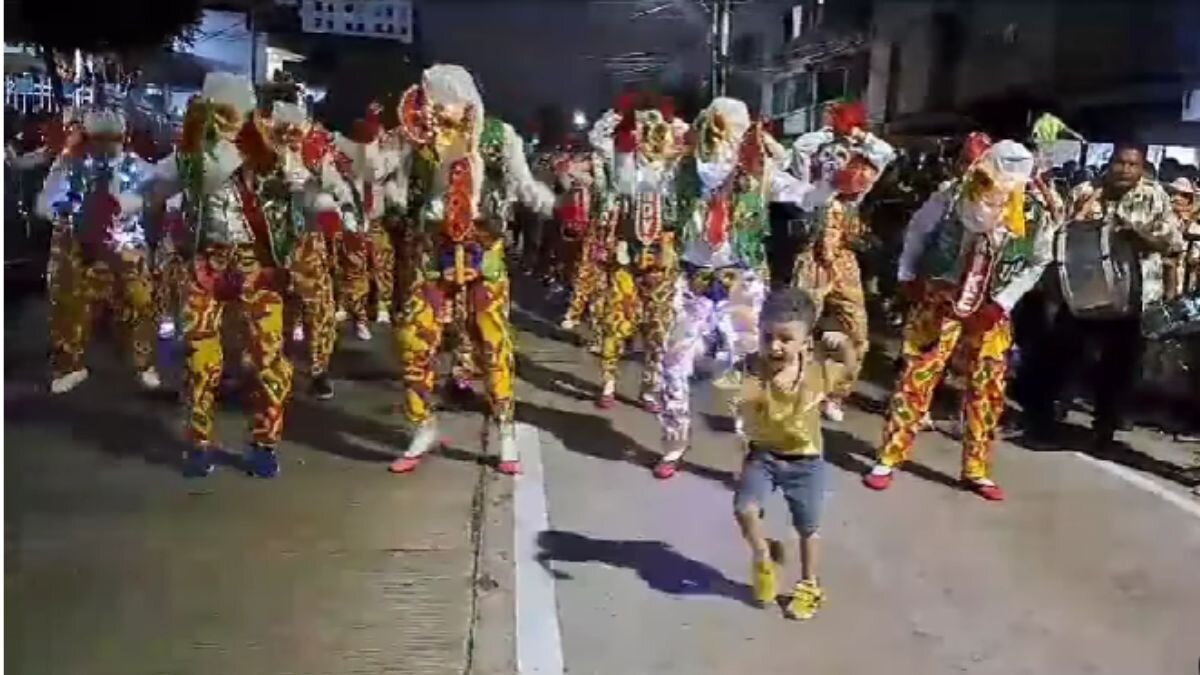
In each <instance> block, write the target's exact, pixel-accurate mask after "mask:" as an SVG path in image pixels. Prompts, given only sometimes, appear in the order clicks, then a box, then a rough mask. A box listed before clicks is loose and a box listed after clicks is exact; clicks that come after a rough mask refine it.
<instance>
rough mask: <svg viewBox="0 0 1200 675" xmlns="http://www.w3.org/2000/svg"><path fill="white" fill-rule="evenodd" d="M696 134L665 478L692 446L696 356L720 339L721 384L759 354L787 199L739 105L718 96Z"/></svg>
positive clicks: (765, 145)
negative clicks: (777, 213) (777, 205)
mask: <svg viewBox="0 0 1200 675" xmlns="http://www.w3.org/2000/svg"><path fill="white" fill-rule="evenodd" d="M692 131H693V138H694V141H693V143H694V144H693V147H692V148H691V153H690V154H689V156H688V157H687V158H686V159H684V160H683V162H682V163H681V165H680V168H679V174H678V197H677V200H678V206H677V208H678V211H677V214H678V224H677V226H676V232H677V234H678V236H679V238H680V243H681V245H682V249H683V253H682V269H683V273H682V274H681V275H680V277H679V279H678V281H677V282H676V285H675V289H674V290H675V293H674V301H673V303H672V315H673V317H674V322H673V324H672V326H671V330H670V333H669V336H668V338H667V341H666V349H665V355H664V357H663V366H662V369H663V375H662V377H663V391H662V413H661V414H660V415H659V420H660V421H661V423H662V429H663V457H662V460H661V461H660V462H659V464H658V466H657V467H655V469H654V475H655V476H657V477H658V478H661V479H666V478H670V477H672V476H674V475H675V471H676V467H677V464H678V462H679V459H680V458H681V457H682V456H683V453H684V451H686V449H687V444H688V438H689V430H690V427H691V405H690V397H691V382H690V381H691V377H692V373H693V372H694V370H695V363H696V359H697V358H699V357H701V356H703V355H704V354H705V353H706V352H708V350H709V347H710V344H711V343H714V342H715V343H717V354H718V361H719V365H718V367H719V369H720V370H721V371H722V373H723V375H722V376H721V377H718V378H717V379H718V380H722V379H723V378H724V377H725V376H729V375H734V374H735V369H736V368H737V367H739V366H741V365H742V364H743V363H744V361H745V358H746V357H747V356H748V355H749V354H752V353H755V352H757V351H758V346H759V335H758V316H759V311H760V310H761V308H762V303H763V298H764V297H765V296H766V292H767V281H766V277H767V274H766V249H765V246H764V238H765V237H766V236H767V235H768V234H769V227H768V223H767V204H768V203H769V202H770V201H775V200H776V199H777V198H781V197H780V196H779V195H775V194H774V191H773V189H772V188H773V174H774V173H775V165H776V163H777V161H780V160H781V159H782V158H784V157H785V156H786V151H785V150H784V149H783V147H782V146H780V145H779V144H778V143H777V142H775V140H774V139H772V138H771V137H770V134H768V133H767V132H766V130H765V129H763V126H762V124H761V123H759V122H752V121H751V119H750V113H749V111H748V110H747V108H746V104H745V103H743V102H742V101H739V100H737V99H732V98H717V99H715V100H713V102H712V103H711V104H710V105H709V106H708V108H707V109H705V110H704V111H703V112H702V113H701V114H700V116H699V117H697V118H696V121H695V122H694V123H693V124H692ZM792 182H793V183H794V182H795V181H794V179H793V180H792Z"/></svg>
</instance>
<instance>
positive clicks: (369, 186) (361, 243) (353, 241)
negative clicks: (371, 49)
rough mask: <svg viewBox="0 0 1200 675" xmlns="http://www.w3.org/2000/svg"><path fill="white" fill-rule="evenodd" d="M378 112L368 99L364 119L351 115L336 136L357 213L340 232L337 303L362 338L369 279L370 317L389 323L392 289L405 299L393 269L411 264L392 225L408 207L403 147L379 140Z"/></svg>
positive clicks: (402, 283)
mask: <svg viewBox="0 0 1200 675" xmlns="http://www.w3.org/2000/svg"><path fill="white" fill-rule="evenodd" d="M379 112H380V109H379V106H378V105H377V104H372V105H371V106H370V107H369V108H368V109H367V114H366V116H365V117H364V118H362V119H359V120H355V122H354V125H353V126H352V127H351V129H350V134H349V135H345V136H344V135H341V134H339V135H338V136H337V138H336V141H335V143H336V145H337V149H338V152H339V155H340V159H341V162H340V163H339V167H340V168H341V170H342V175H343V176H344V177H345V178H346V180H347V182H348V183H349V184H350V188H351V197H352V199H353V203H354V206H355V210H356V212H357V213H358V218H357V220H356V222H353V223H349V222H348V223H346V224H345V229H344V232H343V233H342V237H341V240H342V241H341V246H340V255H341V264H340V265H339V271H340V273H341V275H342V282H341V284H340V285H339V287H340V290H341V293H342V303H341V306H342V307H343V308H344V309H345V310H346V314H347V316H348V317H349V319H350V320H351V321H353V322H354V332H355V334H356V335H357V336H358V339H360V340H370V339H371V329H370V326H369V325H368V324H369V322H370V321H371V317H370V316H369V315H368V310H367V300H368V297H369V296H370V292H371V283H372V281H374V283H375V287H376V292H375V295H376V299H377V303H376V311H375V317H374V318H375V320H377V321H379V322H380V323H388V322H390V321H391V314H392V305H393V303H395V300H396V298H395V293H396V290H397V289H399V291H400V292H401V294H402V297H401V300H403V294H404V293H405V292H407V291H408V285H409V284H407V283H406V282H405V281H403V280H401V281H400V282H399V283H397V279H396V273H397V271H399V272H401V273H402V274H403V273H404V272H405V271H406V270H407V269H408V268H409V267H411V265H412V262H411V261H410V260H408V256H406V255H405V254H404V251H405V248H406V245H405V240H404V238H403V237H400V236H397V235H398V233H397V231H396V225H395V224H396V223H398V222H399V221H400V212H401V211H402V210H403V209H404V208H405V207H406V206H407V199H406V192H407V185H405V184H404V182H403V181H400V180H397V177H396V176H397V173H396V172H397V169H398V167H399V163H400V161H401V159H402V158H401V156H400V155H401V153H402V152H404V151H405V148H406V146H401V145H394V144H390V143H389V144H387V147H385V145H384V144H383V143H381V139H380V131H381V125H380V123H379ZM397 249H400V252H401V257H402V259H403V263H402V264H400V265H397V262H396V255H397ZM398 268H399V269H398Z"/></svg>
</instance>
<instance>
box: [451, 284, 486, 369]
mask: <svg viewBox="0 0 1200 675" xmlns="http://www.w3.org/2000/svg"><path fill="white" fill-rule="evenodd" d="M451 312H453V319H452V320H451V322H450V324H449V329H450V331H452V332H453V334H454V335H453V345H454V358H453V363H452V365H451V367H450V376H451V377H452V378H453V379H454V382H455V383H457V384H458V385H459V386H466V385H467V384H468V383H469V382H470V381H471V380H473V379H474V378H475V377H477V376H480V375H482V374H483V373H481V372H479V368H478V367H477V366H476V364H475V343H474V341H473V340H471V331H470V329H469V326H470V320H471V308H470V307H469V303H468V302H467V295H466V294H465V293H460V294H458V295H457V296H455V298H454V306H453V308H452V309H451Z"/></svg>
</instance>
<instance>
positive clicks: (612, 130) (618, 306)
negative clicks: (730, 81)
mask: <svg viewBox="0 0 1200 675" xmlns="http://www.w3.org/2000/svg"><path fill="white" fill-rule="evenodd" d="M639 99H640V97H639V96H637V95H636V94H627V95H625V96H623V97H622V98H621V101H620V102H619V103H618V105H617V107H616V111H614V112H610V113H607V114H606V115H605V116H604V117H603V118H601V119H600V120H599V121H598V122H597V123H596V126H597V128H595V129H593V130H592V133H591V135H590V139H591V141H592V143H593V147H594V148H595V150H596V151H597V152H598V153H599V155H600V156H601V158H602V159H603V161H604V162H605V164H606V168H605V175H606V176H607V177H608V185H607V186H606V189H605V190H604V197H603V203H602V204H601V206H600V208H599V209H598V211H597V218H598V222H596V223H594V225H593V227H596V228H600V229H601V231H600V232H598V233H597V235H598V236H600V237H603V238H605V239H606V240H609V241H611V242H612V248H611V251H612V253H611V255H610V256H609V259H608V261H607V270H606V271H607V284H606V286H607V298H606V299H605V301H604V314H605V316H604V328H603V334H604V338H603V342H602V346H601V350H600V394H599V397H598V398H597V399H596V405H597V406H598V407H600V408H610V407H612V405H613V403H614V402H615V400H616V389H617V365H618V362H619V361H620V358H621V352H622V350H623V349H624V346H625V343H626V341H628V340H629V338H631V337H632V336H633V334H634V332H641V334H642V337H643V348H644V350H645V354H644V357H643V358H644V363H643V366H642V384H641V394H640V402H641V404H642V406H643V407H645V408H646V409H647V410H649V411H651V412H654V413H657V412H659V411H660V410H661V404H660V394H661V392H660V380H661V378H660V374H661V370H662V356H663V347H664V345H665V343H666V339H667V331H668V330H669V328H670V326H671V300H672V297H673V295H674V290H675V279H676V274H677V273H678V262H679V261H678V256H677V254H676V251H675V234H674V233H673V232H671V231H670V230H669V229H668V226H669V225H670V223H671V215H672V214H673V210H674V207H675V204H674V187H675V184H674V177H675V168H676V165H677V163H678V161H679V159H680V157H681V156H682V155H683V148H684V143H683V139H682V136H683V135H684V134H686V131H687V128H688V127H687V124H685V123H684V122H683V121H682V120H678V119H677V118H675V115H674V111H673V109H672V106H671V105H670V102H669V101H663V102H662V108H661V109H658V108H655V107H653V105H652V101H649V100H639Z"/></svg>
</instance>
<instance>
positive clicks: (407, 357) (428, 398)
mask: <svg viewBox="0 0 1200 675" xmlns="http://www.w3.org/2000/svg"><path fill="white" fill-rule="evenodd" d="M459 294H461V300H462V302H463V303H464V306H465V308H466V311H467V317H466V331H465V332H466V333H467V334H468V335H469V336H470V340H471V344H473V345H474V350H473V353H474V354H475V356H476V357H477V358H478V363H479V364H481V365H482V369H483V371H484V376H485V384H486V388H487V396H488V403H489V407H490V409H491V414H492V417H493V418H494V420H495V421H497V422H501V423H506V422H511V421H512V419H513V370H514V365H513V344H512V333H511V329H510V327H509V323H508V306H509V285H508V278H507V277H502V278H499V279H494V280H489V279H483V278H480V279H476V280H474V281H471V282H468V283H466V284H464V285H458V284H454V283H451V282H448V281H444V280H442V279H429V280H425V281H424V282H423V283H421V284H420V285H419V286H418V287H417V288H416V289H415V292H414V293H413V294H412V295H411V296H410V297H409V298H408V301H407V302H406V304H405V308H404V315H403V318H402V320H401V322H400V326H399V328H398V330H397V331H396V340H397V349H398V351H399V353H400V362H401V365H402V370H403V373H404V375H403V377H404V383H405V392H404V402H403V406H402V410H403V413H404V416H405V417H406V418H407V421H408V423H409V424H411V425H412V426H414V427H417V426H420V425H422V424H424V423H425V422H426V421H427V420H429V419H430V417H431V416H432V414H433V390H434V378H435V368H436V360H437V355H438V352H439V349H440V348H441V344H442V338H443V335H444V333H445V328H446V326H447V324H449V323H451V322H453V320H454V303H455V302H456V301H457V300H458V298H457V297H456V296H459Z"/></svg>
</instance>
